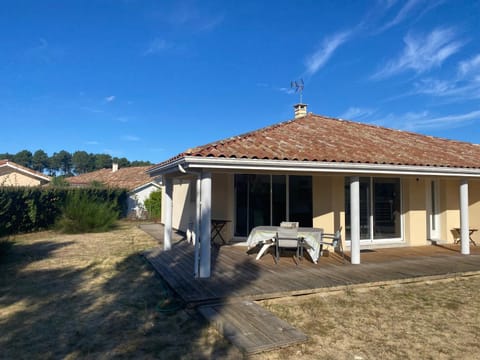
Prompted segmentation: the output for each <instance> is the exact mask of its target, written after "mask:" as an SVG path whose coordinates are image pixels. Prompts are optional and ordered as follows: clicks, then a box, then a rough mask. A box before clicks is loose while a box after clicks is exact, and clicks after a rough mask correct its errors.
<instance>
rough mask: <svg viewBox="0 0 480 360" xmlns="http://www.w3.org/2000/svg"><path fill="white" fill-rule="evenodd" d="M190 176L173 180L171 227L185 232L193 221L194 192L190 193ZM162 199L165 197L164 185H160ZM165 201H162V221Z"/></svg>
mask: <svg viewBox="0 0 480 360" xmlns="http://www.w3.org/2000/svg"><path fill="white" fill-rule="evenodd" d="M192 181H193V184H194V186H195V181H194V180H192V179H190V178H183V179H175V180H174V181H173V209H172V227H173V228H174V229H177V230H180V231H184V232H186V231H187V229H188V226H189V224H190V223H194V221H195V201H196V196H195V193H192V194H191V193H190V183H191V182H192ZM162 199H165V186H162ZM165 214H166V209H165V201H162V223H165V218H164V216H165Z"/></svg>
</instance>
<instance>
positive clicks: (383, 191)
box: [345, 178, 402, 243]
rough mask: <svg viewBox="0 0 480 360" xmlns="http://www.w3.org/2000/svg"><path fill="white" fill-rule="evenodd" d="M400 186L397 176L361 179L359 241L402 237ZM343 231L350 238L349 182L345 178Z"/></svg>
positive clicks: (371, 241)
mask: <svg viewBox="0 0 480 360" xmlns="http://www.w3.org/2000/svg"><path fill="white" fill-rule="evenodd" d="M401 221H402V219H401V187H400V179H398V178H360V240H361V241H362V242H364V243H366V242H370V243H373V242H376V241H385V240H391V239H401V237H402V231H401V229H402V227H401ZM345 228H346V229H345V230H346V237H347V239H350V238H351V237H350V183H349V179H348V178H347V179H346V181H345Z"/></svg>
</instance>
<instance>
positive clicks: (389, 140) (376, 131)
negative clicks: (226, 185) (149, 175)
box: [159, 114, 480, 168]
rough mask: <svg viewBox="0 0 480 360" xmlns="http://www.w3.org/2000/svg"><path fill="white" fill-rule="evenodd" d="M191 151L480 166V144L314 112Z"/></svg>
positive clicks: (207, 154) (216, 154) (234, 155)
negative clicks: (315, 113) (335, 117)
mask: <svg viewBox="0 0 480 360" xmlns="http://www.w3.org/2000/svg"><path fill="white" fill-rule="evenodd" d="M185 156H200V157H218V158H219V157H225V158H238V159H240V158H247V159H272V160H274V159H278V160H298V161H322V162H350V163H371V164H393V165H418V166H442V167H443V166H445V167H461V168H480V146H479V145H477V144H471V143H466V142H460V141H453V140H447V139H441V138H436V137H432V136H425V135H421V134H417V133H413V132H408V131H401V130H394V129H389V128H385V127H380V126H375V125H369V124H364V123H357V122H353V121H347V120H340V119H334V118H330V117H325V116H319V115H314V114H308V115H307V116H304V117H301V118H298V119H294V120H289V121H286V122H282V123H279V124H275V125H272V126H268V127H265V128H263V129H260V130H256V131H252V132H249V133H246V134H243V135H239V136H233V137H231V138H228V139H224V140H220V141H217V142H214V143H210V144H206V145H203V146H199V147H196V148H193V149H189V150H187V151H185V152H183V153H181V154H179V155H177V156H175V157H173V158H171V159H169V160H167V161H165V162H163V163H161V164H159V165H163V164H168V163H169V162H172V161H174V160H176V159H179V158H182V157H185Z"/></svg>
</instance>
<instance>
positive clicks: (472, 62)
mask: <svg viewBox="0 0 480 360" xmlns="http://www.w3.org/2000/svg"><path fill="white" fill-rule="evenodd" d="M458 73H459V75H460V76H461V77H466V76H474V77H477V76H479V75H480V54H477V55H476V56H474V57H473V58H471V59H469V60H465V61H461V62H460V63H459V64H458Z"/></svg>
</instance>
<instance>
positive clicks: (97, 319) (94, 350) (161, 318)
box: [0, 223, 239, 359]
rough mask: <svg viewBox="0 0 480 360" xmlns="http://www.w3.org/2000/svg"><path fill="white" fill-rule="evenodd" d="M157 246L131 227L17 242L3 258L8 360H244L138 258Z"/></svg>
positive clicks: (1, 307)
mask: <svg viewBox="0 0 480 360" xmlns="http://www.w3.org/2000/svg"><path fill="white" fill-rule="evenodd" d="M157 245H158V244H157V243H156V242H155V240H153V239H152V238H151V237H150V236H148V235H147V234H145V233H144V232H143V231H141V230H140V229H138V228H136V226H134V225H133V224H129V223H121V224H120V225H119V227H118V228H117V229H116V230H114V231H111V232H108V233H98V234H86V235H64V234H57V233H54V232H42V233H36V234H28V235H22V236H17V237H16V238H14V239H13V242H12V243H11V245H10V246H8V247H5V248H8V249H7V253H6V254H4V255H3V256H2V257H1V258H0V349H2V350H1V354H0V357H1V358H2V359H4V358H5V359H21V358H24V359H27V358H28V359H35V358H42V359H47V358H65V359H82V358H89V359H90V358H101V359H110V358H146V359H149V358H159V359H180V358H181V359H190V358H191V359H209V358H211V357H226V358H236V357H238V356H239V353H238V352H237V351H236V350H235V349H232V346H231V345H230V344H229V343H228V342H227V341H226V340H224V339H223V338H222V337H221V336H220V335H219V334H218V333H217V332H216V331H215V330H214V329H213V328H212V327H210V326H209V325H207V324H206V323H205V322H203V321H201V320H200V319H199V318H197V317H192V316H191V314H190V313H188V312H187V311H186V310H185V309H183V308H182V307H181V306H176V305H181V304H179V302H178V299H175V298H174V297H172V296H171V295H170V294H169V293H168V292H167V289H168V288H167V287H166V285H165V284H164V283H163V282H162V280H161V279H160V278H159V277H158V276H156V274H155V273H154V271H153V270H152V268H151V267H150V265H149V264H148V263H147V262H146V261H145V260H144V259H143V258H142V257H141V256H139V253H140V252H141V251H143V250H146V249H148V248H152V247H154V246H157ZM166 300H169V301H170V302H169V303H168V304H169V307H165V306H163V305H165V304H166V302H165V301H166ZM170 305H171V307H170ZM168 309H173V311H170V312H165V310H168ZM175 309H176V310H175Z"/></svg>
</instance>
